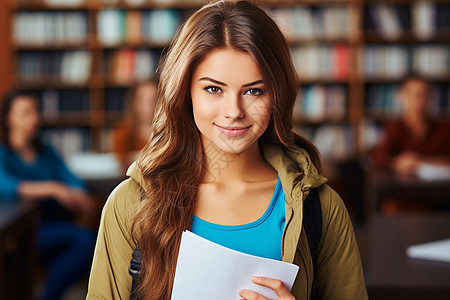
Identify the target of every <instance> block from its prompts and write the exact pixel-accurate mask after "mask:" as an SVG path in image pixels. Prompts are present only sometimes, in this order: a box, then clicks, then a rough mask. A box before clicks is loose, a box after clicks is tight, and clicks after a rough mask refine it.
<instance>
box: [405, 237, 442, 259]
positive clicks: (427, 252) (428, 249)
mask: <svg viewBox="0 0 450 300" xmlns="http://www.w3.org/2000/svg"><path fill="white" fill-rule="evenodd" d="M406 254H407V255H408V256H409V257H411V258H418V259H427V260H436V261H442V262H449V263H450V238H448V239H443V240H438V241H434V242H429V243H424V244H418V245H413V246H409V247H408V248H407V249H406Z"/></svg>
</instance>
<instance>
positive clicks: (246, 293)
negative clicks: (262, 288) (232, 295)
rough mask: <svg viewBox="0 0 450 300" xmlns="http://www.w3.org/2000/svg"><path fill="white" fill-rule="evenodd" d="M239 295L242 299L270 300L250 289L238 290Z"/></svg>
mask: <svg viewBox="0 0 450 300" xmlns="http://www.w3.org/2000/svg"><path fill="white" fill-rule="evenodd" d="M239 296H241V297H242V298H243V299H244V300H270V299H268V298H266V297H264V296H262V295H260V294H258V293H256V292H253V291H250V290H240V291H239Z"/></svg>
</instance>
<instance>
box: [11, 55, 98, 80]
mask: <svg viewBox="0 0 450 300" xmlns="http://www.w3.org/2000/svg"><path fill="white" fill-rule="evenodd" d="M17 72H18V78H19V81H20V82H21V83H24V84H26V83H33V82H39V83H41V82H44V81H45V82H52V81H53V82H54V81H57V82H61V83H64V84H85V83H87V81H88V80H89V76H90V73H91V53H89V52H88V51H85V50H74V51H26V52H20V53H19V56H18V66H17Z"/></svg>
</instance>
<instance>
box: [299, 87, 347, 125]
mask: <svg viewBox="0 0 450 300" xmlns="http://www.w3.org/2000/svg"><path fill="white" fill-rule="evenodd" d="M346 111H347V89H346V87H345V86H343V85H308V86H306V87H304V88H301V89H300V92H299V94H298V99H297V101H296V104H295V106H294V112H293V113H294V116H296V117H298V118H299V119H300V120H302V121H310V122H326V121H342V120H343V119H344V118H345V116H346Z"/></svg>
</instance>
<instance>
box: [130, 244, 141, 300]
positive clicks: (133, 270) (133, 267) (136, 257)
mask: <svg viewBox="0 0 450 300" xmlns="http://www.w3.org/2000/svg"><path fill="white" fill-rule="evenodd" d="M140 273H141V251H140V250H139V247H138V246H136V248H134V251H133V254H132V256H131V262H130V266H129V267H128V274H130V275H131V277H132V278H133V281H132V283H131V293H130V300H137V299H139V298H138V297H137V295H136V289H137V284H138V279H139V275H140Z"/></svg>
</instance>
